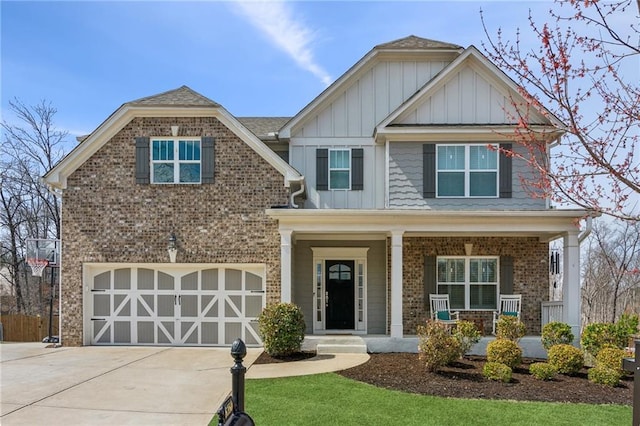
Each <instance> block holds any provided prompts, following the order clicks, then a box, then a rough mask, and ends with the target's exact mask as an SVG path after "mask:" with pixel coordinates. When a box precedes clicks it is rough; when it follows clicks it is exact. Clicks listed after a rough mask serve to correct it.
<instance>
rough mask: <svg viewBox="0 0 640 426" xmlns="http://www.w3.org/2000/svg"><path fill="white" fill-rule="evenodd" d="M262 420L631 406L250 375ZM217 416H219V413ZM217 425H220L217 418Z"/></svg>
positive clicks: (418, 421) (545, 419)
mask: <svg viewBox="0 0 640 426" xmlns="http://www.w3.org/2000/svg"><path fill="white" fill-rule="evenodd" d="M246 387H247V389H246V395H245V408H246V411H247V413H248V414H249V415H250V416H251V417H252V418H253V420H254V421H255V423H256V424H257V425H296V426H299V425H328V424H340V425H356V424H366V425H385V426H386V425H395V424H402V425H420V426H424V425H485V424H486V425H491V426H496V425H509V426H515V425H535V424H547V425H554V426H555V425H572V426H574V425H589V426H593V425H625V424H630V423H631V416H632V412H631V407H627V406H621V405H589V404H559V403H546V402H512V401H498V400H495V401H494V400H475V399H454V398H439V397H432V396H425V395H415V394H409V393H404V392H398V391H391V390H387V389H381V388H376V387H374V386H371V385H368V384H364V383H361V382H357V381H353V380H350V379H346V378H344V377H342V376H340V375H338V374H334V373H327V374H318V375H312V376H300V377H287V378H278V379H255V380H247V382H246ZM214 420H215V418H214ZM212 424H217V423H216V422H215V421H212Z"/></svg>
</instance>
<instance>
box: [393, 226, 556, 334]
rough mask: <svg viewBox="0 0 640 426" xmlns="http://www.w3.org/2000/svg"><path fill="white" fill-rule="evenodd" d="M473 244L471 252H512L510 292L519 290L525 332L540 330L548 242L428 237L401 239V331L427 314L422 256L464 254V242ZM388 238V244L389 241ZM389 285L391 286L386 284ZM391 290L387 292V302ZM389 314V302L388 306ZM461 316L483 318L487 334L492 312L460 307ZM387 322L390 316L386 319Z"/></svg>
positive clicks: (410, 328) (406, 331) (546, 290)
mask: <svg viewBox="0 0 640 426" xmlns="http://www.w3.org/2000/svg"><path fill="white" fill-rule="evenodd" d="M465 243H472V244H473V255H477V256H502V255H504V256H507V255H508V256H513V263H514V265H513V275H514V276H513V292H514V294H522V321H523V322H524V323H525V325H526V326H527V334H529V335H539V334H540V327H541V324H540V314H541V312H540V311H541V302H543V301H547V300H548V299H549V272H548V271H549V264H548V256H549V250H548V244H547V243H543V242H540V241H539V240H538V239H537V238H507V237H504V238H503V237H500V238H482V237H473V238H457V237H456V238H427V237H405V238H404V239H403V250H402V252H403V254H402V256H403V263H404V265H403V274H402V277H403V279H402V281H403V301H402V314H403V325H404V334H415V333H416V327H417V326H418V325H420V324H423V323H424V322H425V321H426V320H427V318H428V315H429V301H428V296H427V300H426V302H425V295H424V257H425V256H428V255H433V256H463V255H464V254H465V251H464V244H465ZM389 244H390V242H389V239H387V245H389ZM387 266H388V269H387V271H388V272H387V275H388V276H387V279H388V280H389V282H391V277H390V275H389V274H390V271H391V256H390V255H389V256H388V259H387ZM389 287H390V286H389ZM390 300H391V294H390V292H388V294H387V301H388V302H387V303H388V304H390ZM387 308H388V312H389V315H390V311H391V308H390V305H389V306H388V307H387ZM460 319H465V320H482V322H483V323H484V332H485V334H490V333H491V329H492V324H493V314H492V312H490V311H462V312H460ZM388 323H390V318H389V320H388Z"/></svg>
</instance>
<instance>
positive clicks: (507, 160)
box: [499, 143, 513, 198]
mask: <svg viewBox="0 0 640 426" xmlns="http://www.w3.org/2000/svg"><path fill="white" fill-rule="evenodd" d="M512 146H513V145H512V144H510V143H501V144H500V150H501V151H502V150H505V151H511V149H512ZM511 160H512V158H511V157H510V156H508V155H505V154H504V152H500V170H499V173H500V198H511V194H512V189H511V187H512V176H511V175H512V167H511Z"/></svg>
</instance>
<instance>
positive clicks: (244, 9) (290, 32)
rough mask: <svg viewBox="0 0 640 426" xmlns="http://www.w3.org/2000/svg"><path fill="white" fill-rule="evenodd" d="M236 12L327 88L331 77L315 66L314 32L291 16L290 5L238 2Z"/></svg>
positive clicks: (265, 2) (269, 2) (267, 2)
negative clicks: (312, 46)
mask: <svg viewBox="0 0 640 426" xmlns="http://www.w3.org/2000/svg"><path fill="white" fill-rule="evenodd" d="M236 4H237V5H238V6H239V10H240V12H241V13H242V15H244V16H245V17H246V18H247V19H248V20H249V21H250V22H251V24H252V25H254V26H255V27H257V28H258V29H260V30H261V31H262V32H263V33H264V34H265V35H266V36H267V37H268V38H269V40H270V41H271V42H272V43H273V44H275V45H276V46H277V47H278V48H280V49H282V50H283V51H285V52H286V53H287V54H288V55H289V56H290V57H291V58H292V59H293V60H294V61H295V62H296V63H297V64H298V65H299V66H300V67H301V68H302V69H305V70H307V71H309V72H311V73H312V74H313V75H315V76H316V77H318V78H319V79H320V81H321V82H322V83H323V84H324V85H326V86H328V85H329V84H331V80H332V79H331V76H330V75H329V74H328V73H327V72H326V71H325V70H324V69H323V68H322V67H321V66H320V65H318V64H317V63H316V61H315V59H314V58H313V52H312V49H311V43H312V42H313V40H314V36H313V31H312V30H311V29H310V28H308V27H307V26H305V25H304V23H303V22H302V21H301V20H300V19H299V18H296V17H295V16H294V13H293V9H292V8H291V5H290V4H288V3H285V2H283V1H264V0H263V1H244V0H241V1H237V2H236Z"/></svg>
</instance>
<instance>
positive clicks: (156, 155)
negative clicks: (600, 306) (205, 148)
mask: <svg viewBox="0 0 640 426" xmlns="http://www.w3.org/2000/svg"><path fill="white" fill-rule="evenodd" d="M200 148H201V146H200V138H183V137H181V138H157V139H151V182H152V183H200V181H201V178H200V176H201V154H200V151H201V149H200Z"/></svg>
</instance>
